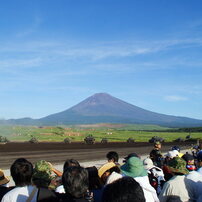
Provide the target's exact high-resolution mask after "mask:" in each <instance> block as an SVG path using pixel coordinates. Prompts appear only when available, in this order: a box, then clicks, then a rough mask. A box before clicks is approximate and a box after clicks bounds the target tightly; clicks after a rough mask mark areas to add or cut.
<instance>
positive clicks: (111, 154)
mask: <svg viewBox="0 0 202 202" xmlns="http://www.w3.org/2000/svg"><path fill="white" fill-rule="evenodd" d="M106 157H107V159H108V160H113V161H114V162H118V161H119V155H118V153H117V152H115V151H110V152H108V153H107V155H106Z"/></svg>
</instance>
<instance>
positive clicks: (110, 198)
mask: <svg viewBox="0 0 202 202" xmlns="http://www.w3.org/2000/svg"><path fill="white" fill-rule="evenodd" d="M102 201H103V202H133V201H136V202H144V201H145V197H144V193H143V190H142V188H141V186H140V185H139V183H137V182H136V181H135V180H134V179H133V178H132V177H123V178H121V179H119V180H116V181H114V182H113V183H111V184H108V185H107V186H106V187H105V189H104V192H103V195H102Z"/></svg>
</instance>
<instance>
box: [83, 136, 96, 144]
mask: <svg viewBox="0 0 202 202" xmlns="http://www.w3.org/2000/svg"><path fill="white" fill-rule="evenodd" d="M84 143H86V144H95V138H94V137H93V136H92V135H88V136H86V137H85V138H84Z"/></svg>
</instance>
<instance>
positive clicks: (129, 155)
mask: <svg viewBox="0 0 202 202" xmlns="http://www.w3.org/2000/svg"><path fill="white" fill-rule="evenodd" d="M131 157H138V158H140V157H139V156H138V155H137V154H136V153H130V154H128V156H126V157H124V160H123V162H126V161H127V160H128V159H129V158H131Z"/></svg>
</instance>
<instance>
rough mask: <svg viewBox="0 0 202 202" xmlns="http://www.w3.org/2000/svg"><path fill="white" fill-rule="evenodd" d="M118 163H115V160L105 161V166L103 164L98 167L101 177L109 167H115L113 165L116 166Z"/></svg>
mask: <svg viewBox="0 0 202 202" xmlns="http://www.w3.org/2000/svg"><path fill="white" fill-rule="evenodd" d="M116 166H117V165H116V164H115V163H114V162H108V163H105V164H104V165H103V166H101V167H100V168H99V169H98V176H99V177H102V175H103V174H104V173H105V172H106V171H107V170H109V169H111V168H113V167H116Z"/></svg>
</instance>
